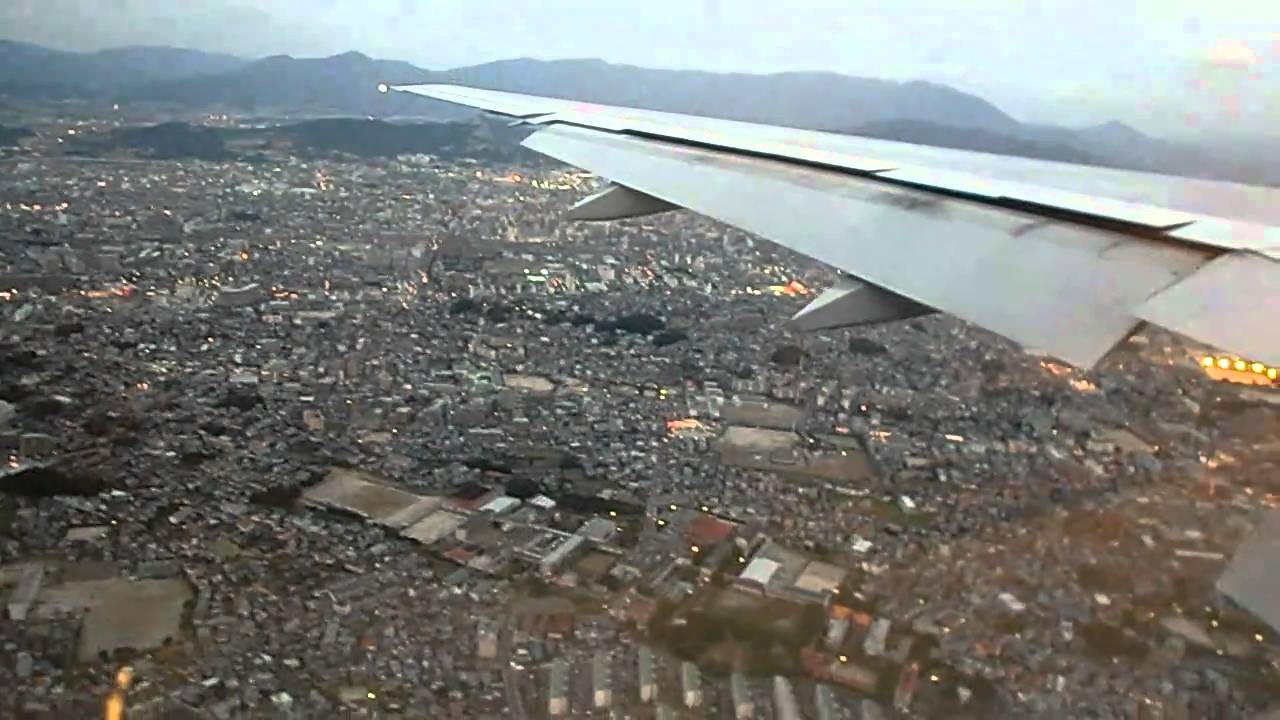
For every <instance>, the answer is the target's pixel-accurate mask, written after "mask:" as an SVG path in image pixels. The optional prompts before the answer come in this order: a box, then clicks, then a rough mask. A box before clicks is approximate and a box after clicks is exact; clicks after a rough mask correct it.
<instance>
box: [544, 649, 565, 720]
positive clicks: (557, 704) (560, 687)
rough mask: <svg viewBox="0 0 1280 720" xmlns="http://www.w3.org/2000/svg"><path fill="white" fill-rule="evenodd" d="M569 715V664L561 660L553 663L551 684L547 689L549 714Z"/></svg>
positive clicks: (555, 715) (556, 715)
mask: <svg viewBox="0 0 1280 720" xmlns="http://www.w3.org/2000/svg"><path fill="white" fill-rule="evenodd" d="M568 713H569V663H568V661H566V660H563V659H560V660H556V661H555V662H553V663H551V682H550V683H549V686H548V688H547V714H548V715H550V716H552V717H560V716H562V715H567V714H568Z"/></svg>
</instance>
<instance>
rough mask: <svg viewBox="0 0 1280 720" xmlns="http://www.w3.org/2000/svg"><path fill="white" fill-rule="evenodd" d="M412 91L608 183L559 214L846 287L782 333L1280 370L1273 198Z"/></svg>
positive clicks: (973, 156)
mask: <svg viewBox="0 0 1280 720" xmlns="http://www.w3.org/2000/svg"><path fill="white" fill-rule="evenodd" d="M383 89H384V90H386V89H390V90H396V91H400V92H407V93H412V94H416V95H421V96H425V97H429V98H434V99H437V100H444V101H448V102H452V103H457V104H461V105H467V106H470V107H474V108H479V109H481V110H484V111H486V112H490V113H496V114H499V115H505V116H508V117H512V118H515V123H518V124H527V125H530V126H533V127H534V128H536V132H534V133H533V134H532V135H530V136H529V137H528V138H526V139H525V141H524V145H525V146H527V147H529V148H531V149H533V150H536V151H538V152H540V153H543V154H546V155H549V156H551V157H553V158H556V159H558V160H561V161H563V162H565V163H568V164H570V165H574V166H577V167H580V168H583V169H585V170H588V171H590V172H592V173H595V174H596V175H599V176H602V177H606V178H608V179H609V180H611V181H612V183H613V184H612V185H611V186H610V187H609V188H608V189H606V190H604V191H602V192H600V193H597V194H596V195H593V196H591V197H589V198H586V199H585V200H583V201H582V202H580V203H578V205H576V206H574V208H573V209H572V210H571V211H570V213H569V217H570V218H573V219H580V220H615V219H620V218H625V217H635V216H639V215H645V214H650V213H655V212H663V211H666V210H671V209H676V208H687V209H689V210H692V211H694V212H697V213H700V214H702V215H706V216H708V217H711V218H714V219H716V220H719V221H721V222H724V223H727V224H729V225H733V226H735V227H738V228H741V229H743V230H746V231H748V232H751V233H754V234H757V235H760V236H762V237H764V238H766V239H769V240H771V241H773V242H776V243H778V244H781V245H783V246H785V247H788V248H790V249H792V250H795V251H798V252H800V253H803V254H805V255H808V256H809V257H812V258H814V259H817V260H819V261H822V262H824V263H827V264H829V265H832V266H834V267H835V268H837V269H839V270H841V271H843V272H844V273H846V274H847V275H848V276H850V277H849V278H848V279H846V280H844V281H842V282H841V283H838V284H837V285H836V286H835V287H833V288H831V289H830V290H828V291H827V292H825V293H823V294H822V295H821V296H820V297H819V298H818V299H817V300H815V301H814V302H813V303H812V304H810V305H809V306H808V307H806V308H805V309H804V310H802V311H801V312H800V313H799V314H797V316H796V317H795V318H793V322H794V323H795V325H797V326H798V327H800V328H807V329H818V328H830V327H842V326H849V325H857V324H863V323H869V322H883V321H886V320H893V319H898V318H904V317H911V316H914V315H919V314H922V313H926V312H932V311H935V310H936V311H942V312H946V313H950V314H952V315H955V316H957V317H959V318H961V319H963V320H966V321H968V322H971V323H974V324H976V325H979V326H981V327H984V328H987V329H988V330H991V331H994V332H996V333H998V334H1000V335H1003V336H1004V337H1007V338H1009V339H1011V340H1013V341H1015V342H1017V343H1020V344H1021V345H1023V346H1025V347H1028V348H1030V349H1033V350H1036V351H1039V352H1043V353H1048V354H1051V355H1055V356H1057V357H1060V358H1062V359H1063V360H1066V361H1067V362H1070V363H1072V364H1074V365H1077V366H1080V367H1091V366H1093V365H1094V364H1095V363H1097V362H1098V361H1099V360H1100V359H1101V358H1102V357H1103V356H1104V355H1106V353H1107V352H1108V351H1109V350H1110V349H1111V348H1113V347H1114V346H1115V345H1116V344H1117V343H1119V342H1120V341H1122V340H1124V339H1125V338H1127V337H1128V336H1129V335H1131V334H1132V333H1133V332H1135V331H1136V330H1137V329H1138V328H1139V327H1140V326H1141V324H1142V323H1144V322H1149V323H1154V324H1156V325H1160V326H1163V327H1165V328H1168V329H1170V330H1173V331H1176V332H1178V333H1181V334H1183V335H1186V336H1188V337H1190V338H1192V339H1194V340H1197V341H1199V342H1203V343H1206V344H1208V345H1211V346H1213V347H1216V348H1220V349H1222V350H1226V351H1229V352H1232V353H1235V354H1237V355H1239V356H1242V357H1246V358H1250V359H1251V360H1254V361H1259V362H1262V363H1267V364H1269V365H1271V366H1280V189H1274V188H1261V187H1252V186H1248V185H1239V184H1235V183H1225V182H1211V181H1204V180H1193V179H1187V178H1175V177H1169V176H1163V175H1154V174H1149V173H1137V172H1125V171H1119V170H1111V169H1104V168H1095V167H1084V166H1080V165H1072V164H1067V163H1056V162H1047V161H1038V160H1029V159H1024V158H1014V157H1005V156H998V155H988V154H984V153H974V152H967V151H962V150H948V149H942V148H933V147H924V146H920V145H912V144H907V143H898V142H891V141H886V140H873V139H868V138H860V137H851V136H843V135H837V134H833V133H822V132H814V131H805V130H798V129H794V128H783V127H774V126H768V125H757V124H752V123H743V122H736V121H729V120H716V119H711V118H705V117H696V116H690V115H680V114H674V113H665V112H657V111H648V110H637V109H632V108H622V107H614V106H608V105H597V104H593V103H584V102H577V101H572V100H562V99H556V98H544V97H535V96H530V95H520V94H516V93H507V92H498V91H493V90H478V89H473V88H467V87H461V86H454V85H403V86H396V87H392V88H386V87H385V86H383Z"/></svg>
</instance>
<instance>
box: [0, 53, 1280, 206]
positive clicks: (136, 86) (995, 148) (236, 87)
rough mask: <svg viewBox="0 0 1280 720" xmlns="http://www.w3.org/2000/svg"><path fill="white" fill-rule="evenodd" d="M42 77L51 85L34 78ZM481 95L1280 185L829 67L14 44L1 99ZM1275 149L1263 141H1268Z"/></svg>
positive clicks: (983, 103) (213, 103)
mask: <svg viewBox="0 0 1280 720" xmlns="http://www.w3.org/2000/svg"><path fill="white" fill-rule="evenodd" d="M33 78H39V80H38V81H37V80H33ZM382 82H387V83H391V84H402V83H424V82H441V83H460V84H467V85H472V86H476V87H482V88H488V89H494V90H505V91H509V92H523V93H529V94H536V95H547V96H553V97H562V98H568V99H572V100H583V101H592V102H598V103H604V104H612V105H623V106H631V107H637V108H643V109H649V110H662V111H668V112H678V113H687V114H694V115H705V116H710V117H719V118H725V119H731V120H742V121H748V122H757V123H765V124H772V125H782V126H790V127H797V128H804V129H812V130H824V131H828V132H838V133H844V134H859V135H868V136H871V137H877V138H882V139H889V140H899V141H904V142H914V143H919V144H927V145H935V146H941V147H952V148H959V149H965V150H975V151H980V152H996V153H1001V154H1013V155H1020V156H1026V157H1035V158H1040V159H1049V160H1060V161H1065V162H1076V163H1084V164H1093V165H1103V166H1110V167H1119V168H1127V169H1133V170H1144V171H1151V172H1163V173H1169V174H1179V175H1190V176H1195V177H1205V178H1210V179H1219V180H1235V181H1239V182H1245V183H1253V184H1269V185H1280V162H1277V161H1276V160H1277V155H1280V151H1277V150H1275V149H1273V148H1270V147H1268V148H1267V149H1266V150H1265V151H1264V152H1258V153H1249V152H1238V153H1233V154H1231V156H1230V158H1229V159H1228V158H1227V157H1226V156H1225V154H1223V153H1218V152H1214V151H1212V150H1209V149H1207V148H1206V147H1205V146H1197V145H1191V144H1188V143H1180V142H1173V141H1166V140H1161V139H1159V138H1154V137H1151V136H1149V135H1147V134H1145V133H1143V132H1142V131H1141V130H1139V129H1137V128H1134V127H1132V126H1130V125H1127V124H1125V123H1122V122H1119V121H1110V122H1105V123H1100V124H1097V125H1093V126H1088V127H1082V128H1069V127H1063V126H1057V125H1044V124H1032V123H1024V122H1020V121H1019V120H1017V119H1016V118H1014V117H1012V116H1010V115H1009V114H1007V113H1005V112H1004V111H1003V110H1001V109H1000V108H999V107H997V106H996V105H994V104H993V103H991V102H989V101H987V100H985V99H984V98H982V97H979V96H977V95H973V94H970V93H966V92H963V91H961V90H958V89H956V88H953V87H951V86H948V85H944V84H940V83H935V82H930V81H925V80H910V81H891V80H883V79H876V78H867V77H858V76H852V75H844V74H840V73H834V72H827V71H787V72H779V73H771V74H749V73H716V72H709V71H701V70H666V69H654V68H644V67H640V66H635V65H625V64H614V63H609V62H606V61H604V60H601V59H598V58H573V59H562V60H535V59H531V58H513V59H507V60H496V61H492V62H487V63H481V64H478V65H472V66H468V67H462V68H453V69H449V70H429V69H425V68H421V67H418V66H415V65H413V64H411V63H408V62H403V61H398V60H383V59H375V58H372V57H370V56H368V55H366V54H364V53H361V52H358V51H355V50H351V51H347V52H345V53H340V54H337V55H331V56H328V57H307V58H298V57H293V56H290V55H273V56H269V57H264V58H259V59H255V60H249V59H245V58H237V57H233V56H228V55H219V54H217V53H204V52H200V51H193V50H183V49H181V48H166V47H150V46H143V47H132V48H115V49H112V50H103V51H97V52H94V53H73V52H66V51H61V50H53V49H50V48H44V47H42V46H39V45H33V44H31V43H22V42H18V41H0V96H5V95H7V96H9V97H10V98H17V99H64V98H83V99H91V100H99V101H108V100H109V101H119V102H148V103H160V104H167V105H177V106H181V107H186V108H189V109H193V110H204V109H209V108H222V109H225V110H240V111H249V112H254V113H275V114H281V115H285V116H296V115H302V116H315V115H341V116H371V117H397V116H417V117H426V118H430V119H434V120H460V119H465V118H468V117H473V116H474V115H475V114H476V113H475V111H473V110H470V109H467V108H460V107H458V106H454V105H450V104H447V103H442V102H437V101H432V100H428V99H425V98H420V97H413V96H409V95H405V94H400V93H391V94H381V93H378V92H377V90H376V88H377V85H378V84H379V83H382ZM1259 147H1261V146H1259Z"/></svg>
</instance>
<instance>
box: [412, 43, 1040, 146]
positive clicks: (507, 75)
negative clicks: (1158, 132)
mask: <svg viewBox="0 0 1280 720" xmlns="http://www.w3.org/2000/svg"><path fill="white" fill-rule="evenodd" d="M435 81H436V82H456V83H464V84H468V85H474V86H477V87H483V88H490V89H494V90H507V91H511V92H524V93H533V94H541V95H554V96H556V97H563V98H569V99H571V100H590V101H593V102H599V103H606V104H610V105H626V106H630V107H638V108H644V109H647V110H664V111H669V112H684V113H692V114H695V115H709V116H713V117H722V118H728V119H731V120H745V121H750V122H761V123H771V124H775V125H791V126H802V127H806V128H810V129H817V130H834V131H839V130H841V129H843V128H848V127H852V126H855V125H861V124H864V123H868V122H872V121H875V120H881V119H890V118H893V119H911V120H930V121H934V122H939V121H941V120H942V119H943V118H945V119H946V121H947V122H948V123H949V124H951V125H957V126H962V127H978V128H984V129H988V130H993V131H1009V130H1012V129H1014V128H1016V127H1017V126H1018V122H1017V121H1016V120H1014V119H1013V118H1011V117H1009V116H1008V115H1006V114H1005V113H1004V112H1002V111H1001V110H1000V109H999V108H997V107H996V106H994V105H992V104H991V103H989V102H987V101H986V100H983V99H982V98H979V97H977V96H975V95H969V94H967V93H963V92H960V91H959V90H955V89H953V88H950V87H947V86H945V85H936V84H933V83H926V82H907V83H899V82H891V81H887V80H875V79H871V78H860V77H851V76H848V75H839V74H836V73H822V72H803V73H801V72H795V73H778V74H773V75H746V74H741V73H711V72H701V71H694V70H654V69H649V68H641V67H635V66H632V65H613V64H610V63H606V62H604V61H602V60H556V61H542V60H530V59H527V58H526V59H519V60H504V61H501V62H494V63H486V64H484V65H476V66H473V67H467V68H459V69H456V70H449V71H446V72H443V73H439V74H438V77H437V78H436V79H435Z"/></svg>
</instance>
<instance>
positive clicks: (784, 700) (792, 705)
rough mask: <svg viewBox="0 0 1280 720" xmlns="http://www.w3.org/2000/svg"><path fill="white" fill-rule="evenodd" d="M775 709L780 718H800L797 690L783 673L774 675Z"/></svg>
mask: <svg viewBox="0 0 1280 720" xmlns="http://www.w3.org/2000/svg"><path fill="white" fill-rule="evenodd" d="M773 711H774V713H775V717H777V718H778V720H800V705H799V704H798V703H797V702H796V693H795V690H794V689H793V688H792V687H791V681H789V680H787V679H786V678H784V677H782V676H781V675H774V676H773Z"/></svg>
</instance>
